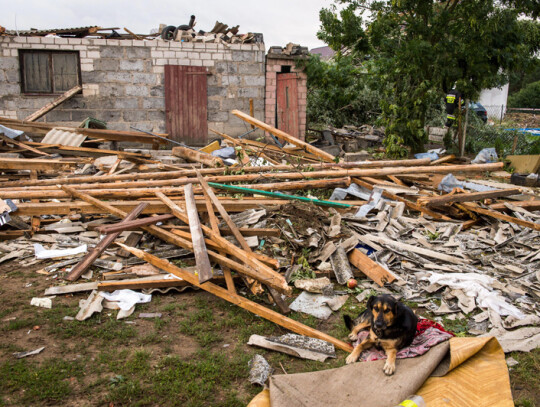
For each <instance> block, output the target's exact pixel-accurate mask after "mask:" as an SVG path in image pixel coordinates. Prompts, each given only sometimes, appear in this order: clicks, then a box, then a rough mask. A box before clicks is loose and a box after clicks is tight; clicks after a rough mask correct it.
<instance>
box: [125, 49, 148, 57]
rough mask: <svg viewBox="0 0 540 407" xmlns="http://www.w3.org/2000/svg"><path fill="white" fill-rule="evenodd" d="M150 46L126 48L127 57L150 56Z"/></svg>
mask: <svg viewBox="0 0 540 407" xmlns="http://www.w3.org/2000/svg"><path fill="white" fill-rule="evenodd" d="M151 50H152V49H151V48H150V47H130V48H127V49H126V57H127V58H129V59H140V58H150V53H151Z"/></svg>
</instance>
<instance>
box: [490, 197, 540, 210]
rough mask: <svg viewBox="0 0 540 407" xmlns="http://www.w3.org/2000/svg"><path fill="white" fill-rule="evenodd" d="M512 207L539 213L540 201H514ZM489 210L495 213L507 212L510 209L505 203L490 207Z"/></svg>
mask: <svg viewBox="0 0 540 407" xmlns="http://www.w3.org/2000/svg"><path fill="white" fill-rule="evenodd" d="M512 205H514V206H519V207H520V208H523V209H527V210H529V211H538V210H540V199H538V200H534V201H512ZM489 208H490V209H493V210H495V211H506V210H507V209H508V208H507V207H506V205H505V204H504V202H501V203H496V204H493V205H489Z"/></svg>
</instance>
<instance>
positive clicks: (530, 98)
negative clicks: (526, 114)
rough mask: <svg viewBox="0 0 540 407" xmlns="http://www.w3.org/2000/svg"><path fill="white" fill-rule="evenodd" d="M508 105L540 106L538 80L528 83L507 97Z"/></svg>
mask: <svg viewBox="0 0 540 407" xmlns="http://www.w3.org/2000/svg"><path fill="white" fill-rule="evenodd" d="M508 106H509V107H521V108H531V109H539V108H540V81H538V82H533V83H529V84H528V85H527V86H525V87H524V88H523V89H521V90H520V91H519V92H518V93H516V94H515V95H512V96H510V97H509V98H508Z"/></svg>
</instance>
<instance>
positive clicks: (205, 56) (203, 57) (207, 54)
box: [200, 52, 212, 59]
mask: <svg viewBox="0 0 540 407" xmlns="http://www.w3.org/2000/svg"><path fill="white" fill-rule="evenodd" d="M200 56H201V59H212V54H210V53H208V52H201V54H200Z"/></svg>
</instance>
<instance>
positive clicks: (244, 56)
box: [232, 44, 255, 62]
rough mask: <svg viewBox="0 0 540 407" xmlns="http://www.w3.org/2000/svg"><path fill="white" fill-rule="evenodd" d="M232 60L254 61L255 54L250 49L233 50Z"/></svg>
mask: <svg viewBox="0 0 540 407" xmlns="http://www.w3.org/2000/svg"><path fill="white" fill-rule="evenodd" d="M233 45H234V44H233ZM232 60H233V61H235V62H253V61H255V54H254V53H253V52H250V51H233V52H232Z"/></svg>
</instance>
